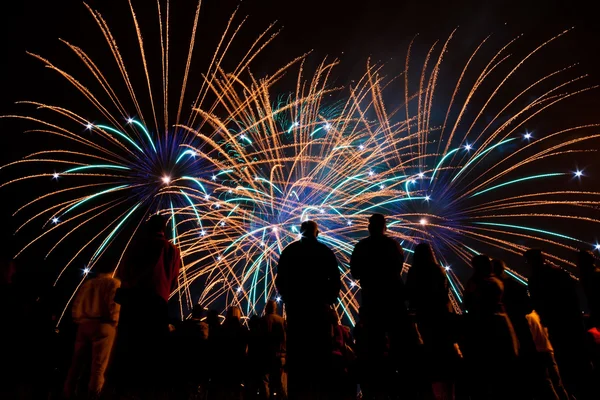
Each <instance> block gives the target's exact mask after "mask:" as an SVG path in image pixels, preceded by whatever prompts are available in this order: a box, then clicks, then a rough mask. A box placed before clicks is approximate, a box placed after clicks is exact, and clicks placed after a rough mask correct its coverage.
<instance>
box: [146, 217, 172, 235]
mask: <svg viewBox="0 0 600 400" xmlns="http://www.w3.org/2000/svg"><path fill="white" fill-rule="evenodd" d="M167 222H168V218H167V217H165V216H164V215H160V214H154V215H153V216H151V217H150V218H149V219H148V221H147V222H146V232H147V233H148V234H150V235H153V234H157V233H163V234H166V231H167Z"/></svg>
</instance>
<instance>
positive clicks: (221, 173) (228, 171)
mask: <svg viewBox="0 0 600 400" xmlns="http://www.w3.org/2000/svg"><path fill="white" fill-rule="evenodd" d="M230 172H233V170H232V169H226V170H225V171H221V172H219V173H218V174H216V175H215V176H219V175H223V174H229V173H230Z"/></svg>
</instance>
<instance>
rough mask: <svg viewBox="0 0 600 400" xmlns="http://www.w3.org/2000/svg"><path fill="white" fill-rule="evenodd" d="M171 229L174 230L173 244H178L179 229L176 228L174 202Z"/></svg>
mask: <svg viewBox="0 0 600 400" xmlns="http://www.w3.org/2000/svg"><path fill="white" fill-rule="evenodd" d="M171 228H172V229H173V244H177V229H176V226H175V211H173V202H171Z"/></svg>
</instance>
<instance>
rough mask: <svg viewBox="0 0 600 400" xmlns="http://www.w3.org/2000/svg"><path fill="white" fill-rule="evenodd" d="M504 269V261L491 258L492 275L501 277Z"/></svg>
mask: <svg viewBox="0 0 600 400" xmlns="http://www.w3.org/2000/svg"><path fill="white" fill-rule="evenodd" d="M505 270H506V264H505V263H504V261H502V260H499V259H497V258H494V259H493V260H492V271H494V275H496V276H497V277H501V276H503V275H504V271H505Z"/></svg>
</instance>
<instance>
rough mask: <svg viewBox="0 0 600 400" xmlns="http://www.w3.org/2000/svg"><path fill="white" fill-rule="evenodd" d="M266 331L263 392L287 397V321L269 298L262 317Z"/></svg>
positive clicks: (278, 397)
mask: <svg viewBox="0 0 600 400" xmlns="http://www.w3.org/2000/svg"><path fill="white" fill-rule="evenodd" d="M261 322H262V324H263V326H264V333H265V361H266V371H265V374H264V376H263V388H262V390H263V392H264V393H265V398H266V399H269V398H270V397H271V396H276V398H277V399H285V398H286V396H287V387H286V386H287V385H286V376H285V372H284V365H285V357H286V322H285V320H284V319H283V317H282V316H280V315H279V314H277V302H275V301H274V300H269V301H268V302H267V305H266V306H265V315H264V316H263V317H262V321H261Z"/></svg>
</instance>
